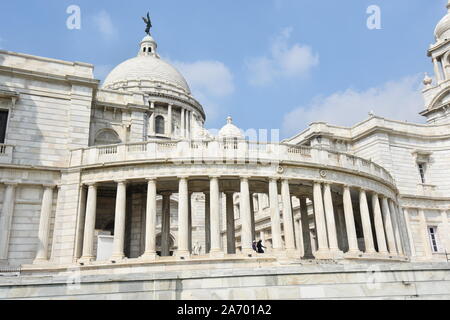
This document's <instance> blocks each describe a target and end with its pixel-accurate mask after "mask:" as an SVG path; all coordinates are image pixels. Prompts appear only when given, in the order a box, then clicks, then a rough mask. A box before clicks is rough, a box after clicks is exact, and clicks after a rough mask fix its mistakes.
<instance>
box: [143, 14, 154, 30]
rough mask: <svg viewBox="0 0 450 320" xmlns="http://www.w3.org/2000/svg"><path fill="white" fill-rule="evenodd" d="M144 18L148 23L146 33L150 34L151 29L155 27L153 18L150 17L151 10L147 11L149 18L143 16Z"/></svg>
mask: <svg viewBox="0 0 450 320" xmlns="http://www.w3.org/2000/svg"><path fill="white" fill-rule="evenodd" d="M142 19H143V20H144V22H145V23H146V24H147V28H145V33H146V34H148V35H150V29H151V28H152V27H153V26H152V20H151V19H150V12H147V18H145V17H142Z"/></svg>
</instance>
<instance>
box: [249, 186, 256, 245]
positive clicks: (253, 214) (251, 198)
mask: <svg viewBox="0 0 450 320" xmlns="http://www.w3.org/2000/svg"><path fill="white" fill-rule="evenodd" d="M254 201H255V198H254V196H253V193H250V217H251V219H252V241H253V240H256V230H255V228H256V226H255V204H254Z"/></svg>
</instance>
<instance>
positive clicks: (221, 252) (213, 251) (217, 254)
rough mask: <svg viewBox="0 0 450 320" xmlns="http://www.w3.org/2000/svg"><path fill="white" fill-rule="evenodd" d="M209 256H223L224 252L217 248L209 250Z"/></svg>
mask: <svg viewBox="0 0 450 320" xmlns="http://www.w3.org/2000/svg"><path fill="white" fill-rule="evenodd" d="M209 257H210V258H224V257H225V253H224V252H223V251H219V250H211V251H210V252H209Z"/></svg>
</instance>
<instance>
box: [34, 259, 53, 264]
mask: <svg viewBox="0 0 450 320" xmlns="http://www.w3.org/2000/svg"><path fill="white" fill-rule="evenodd" d="M49 263H50V261H49V260H48V259H35V260H34V261H33V265H43V264H49Z"/></svg>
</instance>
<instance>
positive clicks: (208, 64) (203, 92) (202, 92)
mask: <svg viewBox="0 0 450 320" xmlns="http://www.w3.org/2000/svg"><path fill="white" fill-rule="evenodd" d="M172 63H173V65H174V66H175V67H176V68H177V69H178V70H179V71H180V72H181V74H183V76H184V77H185V78H186V80H187V82H188V83H189V86H190V87H191V90H192V93H193V95H194V96H195V97H196V98H197V99H198V100H199V101H200V102H201V103H202V104H203V107H204V108H205V111H206V113H207V115H208V117H209V118H212V119H214V118H215V117H216V116H217V115H218V114H219V110H221V109H223V108H220V104H221V100H222V99H223V98H226V97H227V96H230V95H231V94H233V92H234V90H235V85H234V80H233V74H232V73H231V71H230V70H229V69H228V67H227V66H226V65H225V64H224V63H222V62H220V61H210V60H204V61H196V62H191V63H190V62H180V61H174V62H172Z"/></svg>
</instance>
